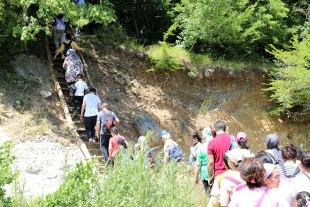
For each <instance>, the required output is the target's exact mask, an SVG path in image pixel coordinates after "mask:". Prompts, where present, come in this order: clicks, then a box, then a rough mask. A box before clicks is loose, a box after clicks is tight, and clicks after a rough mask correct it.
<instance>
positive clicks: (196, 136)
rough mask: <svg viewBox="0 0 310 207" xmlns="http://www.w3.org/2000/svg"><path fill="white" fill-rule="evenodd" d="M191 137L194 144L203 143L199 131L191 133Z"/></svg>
mask: <svg viewBox="0 0 310 207" xmlns="http://www.w3.org/2000/svg"><path fill="white" fill-rule="evenodd" d="M189 138H190V140H191V142H192V144H193V145H195V144H197V143H198V142H200V143H201V136H200V135H199V133H198V132H193V133H191V134H190V135H189Z"/></svg>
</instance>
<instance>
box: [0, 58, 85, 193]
mask: <svg viewBox="0 0 310 207" xmlns="http://www.w3.org/2000/svg"><path fill="white" fill-rule="evenodd" d="M11 66H12V68H11V69H7V68H4V69H2V68H1V70H0V71H1V76H0V77H1V78H0V79H1V81H0V145H1V144H3V143H4V142H5V141H12V142H13V143H14V144H15V146H14V148H13V154H14V155H15V156H16V161H15V163H14V166H12V167H13V169H15V170H16V171H18V172H19V173H20V174H19V177H18V181H19V182H18V184H17V186H18V187H19V188H20V189H21V190H23V192H24V194H25V195H26V196H27V197H36V196H40V195H46V194H48V193H51V192H53V191H55V190H56V189H57V188H58V187H59V186H60V185H61V183H62V179H63V177H64V174H65V173H66V172H68V170H69V169H72V168H73V167H74V166H75V164H76V163H77V162H79V161H80V160H84V155H83V153H82V151H81V150H80V148H79V146H78V145H77V144H76V143H75V140H74V139H73V138H72V136H71V134H70V131H69V130H68V128H67V126H66V122H65V119H64V115H63V111H62V109H61V107H59V106H60V103H59V101H58V97H57V96H56V94H55V92H54V90H53V87H52V86H53V85H52V83H51V80H50V78H49V71H48V67H47V66H46V63H45V62H43V61H41V60H40V59H38V58H36V57H35V56H26V55H20V56H17V57H16V58H15V60H14V61H12V63H11ZM12 187H14V186H8V188H9V189H11V190H12V189H13V188H12Z"/></svg>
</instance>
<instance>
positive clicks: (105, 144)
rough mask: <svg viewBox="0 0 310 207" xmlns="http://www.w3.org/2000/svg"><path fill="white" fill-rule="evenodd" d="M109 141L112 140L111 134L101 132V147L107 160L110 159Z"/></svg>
mask: <svg viewBox="0 0 310 207" xmlns="http://www.w3.org/2000/svg"><path fill="white" fill-rule="evenodd" d="M109 141H110V135H106V134H101V135H100V149H101V151H102V154H103V158H104V160H105V161H106V162H107V161H108V160H109V152H108V150H109Z"/></svg>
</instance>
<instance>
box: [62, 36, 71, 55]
mask: <svg viewBox="0 0 310 207" xmlns="http://www.w3.org/2000/svg"><path fill="white" fill-rule="evenodd" d="M71 43H72V40H71V41H70V42H69V43H66V42H64V43H63V44H64V46H65V49H64V51H63V52H62V54H63V55H64V56H65V57H67V56H68V55H67V52H68V50H70V49H72V46H71Z"/></svg>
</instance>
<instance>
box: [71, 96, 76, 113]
mask: <svg viewBox="0 0 310 207" xmlns="http://www.w3.org/2000/svg"><path fill="white" fill-rule="evenodd" d="M76 97H77V96H73V97H72V105H73V108H74V110H76V106H75V101H76V100H77V98H76Z"/></svg>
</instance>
